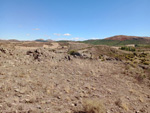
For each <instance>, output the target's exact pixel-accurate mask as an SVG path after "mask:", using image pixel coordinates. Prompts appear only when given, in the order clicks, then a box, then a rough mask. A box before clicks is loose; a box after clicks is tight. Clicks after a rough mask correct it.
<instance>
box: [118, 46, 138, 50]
mask: <svg viewBox="0 0 150 113" xmlns="http://www.w3.org/2000/svg"><path fill="white" fill-rule="evenodd" d="M120 49H121V50H125V51H136V49H135V48H134V47H127V46H124V47H121V48H120Z"/></svg>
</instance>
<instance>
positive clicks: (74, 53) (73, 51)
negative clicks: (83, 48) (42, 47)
mask: <svg viewBox="0 0 150 113" xmlns="http://www.w3.org/2000/svg"><path fill="white" fill-rule="evenodd" d="M68 53H69V54H70V55H73V56H75V55H76V56H81V54H80V53H79V52H77V51H75V50H70V51H69V52H68Z"/></svg>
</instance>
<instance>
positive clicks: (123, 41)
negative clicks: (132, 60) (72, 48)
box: [82, 35, 150, 46]
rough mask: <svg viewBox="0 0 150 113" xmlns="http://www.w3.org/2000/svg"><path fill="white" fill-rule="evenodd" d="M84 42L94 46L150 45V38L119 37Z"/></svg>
mask: <svg viewBox="0 0 150 113" xmlns="http://www.w3.org/2000/svg"><path fill="white" fill-rule="evenodd" d="M82 42H83V43H89V44H94V45H110V46H122V45H128V44H135V45H150V37H139V36H125V35H117V36H113V37H108V38H105V39H96V40H85V41H82Z"/></svg>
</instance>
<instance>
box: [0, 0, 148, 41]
mask: <svg viewBox="0 0 150 113" xmlns="http://www.w3.org/2000/svg"><path fill="white" fill-rule="evenodd" d="M114 35H132V36H150V0H0V39H18V40H35V39H52V40H87V39H103V38H106V37H110V36H114Z"/></svg>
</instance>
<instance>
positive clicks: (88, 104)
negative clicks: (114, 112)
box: [74, 99, 106, 113]
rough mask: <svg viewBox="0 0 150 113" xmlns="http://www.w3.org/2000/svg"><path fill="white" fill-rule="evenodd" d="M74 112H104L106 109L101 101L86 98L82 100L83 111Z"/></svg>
mask: <svg viewBox="0 0 150 113" xmlns="http://www.w3.org/2000/svg"><path fill="white" fill-rule="evenodd" d="M74 113H106V109H105V107H104V105H103V103H102V102H100V101H99V100H97V99H86V100H84V102H83V111H77V112H74Z"/></svg>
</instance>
